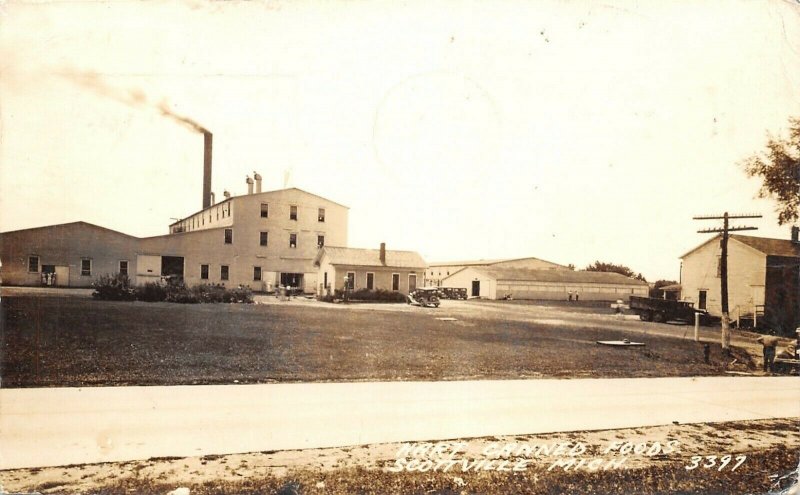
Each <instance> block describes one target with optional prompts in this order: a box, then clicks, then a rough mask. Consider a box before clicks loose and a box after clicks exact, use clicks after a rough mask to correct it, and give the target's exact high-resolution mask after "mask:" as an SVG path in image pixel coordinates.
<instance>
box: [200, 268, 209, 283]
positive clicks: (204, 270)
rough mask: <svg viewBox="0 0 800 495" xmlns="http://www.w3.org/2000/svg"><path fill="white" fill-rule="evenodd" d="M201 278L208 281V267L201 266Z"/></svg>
mask: <svg viewBox="0 0 800 495" xmlns="http://www.w3.org/2000/svg"><path fill="white" fill-rule="evenodd" d="M200 278H201V279H202V280H208V265H200Z"/></svg>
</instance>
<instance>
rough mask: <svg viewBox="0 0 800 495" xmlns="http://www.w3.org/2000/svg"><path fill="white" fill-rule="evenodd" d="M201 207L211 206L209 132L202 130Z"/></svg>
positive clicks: (211, 139) (210, 144)
mask: <svg viewBox="0 0 800 495" xmlns="http://www.w3.org/2000/svg"><path fill="white" fill-rule="evenodd" d="M203 145H204V146H203V208H208V207H209V206H211V149H212V145H213V138H212V136H211V133H210V132H208V131H206V130H204V131H203Z"/></svg>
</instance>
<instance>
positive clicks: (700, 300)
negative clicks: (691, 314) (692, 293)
mask: <svg viewBox="0 0 800 495" xmlns="http://www.w3.org/2000/svg"><path fill="white" fill-rule="evenodd" d="M707 298H708V291H707V290H701V291H700V293H699V294H698V295H697V308H698V309H707V308H706V300H707Z"/></svg>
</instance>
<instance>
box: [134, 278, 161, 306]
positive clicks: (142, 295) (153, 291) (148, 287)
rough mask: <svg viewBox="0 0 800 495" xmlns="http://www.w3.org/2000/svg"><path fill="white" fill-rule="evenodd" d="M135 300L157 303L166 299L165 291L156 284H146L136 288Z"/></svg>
mask: <svg viewBox="0 0 800 495" xmlns="http://www.w3.org/2000/svg"><path fill="white" fill-rule="evenodd" d="M136 299H138V300H139V301H146V302H159V301H165V300H166V299H167V289H166V287H164V285H162V284H160V283H158V282H147V283H146V284H144V285H140V286H138V287H136Z"/></svg>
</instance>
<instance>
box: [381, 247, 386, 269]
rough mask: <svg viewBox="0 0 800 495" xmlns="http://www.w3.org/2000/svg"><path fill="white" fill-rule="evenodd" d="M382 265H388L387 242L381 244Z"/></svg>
mask: <svg viewBox="0 0 800 495" xmlns="http://www.w3.org/2000/svg"><path fill="white" fill-rule="evenodd" d="M381 264H382V265H385V264H386V243H385V242H382V243H381Z"/></svg>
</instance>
